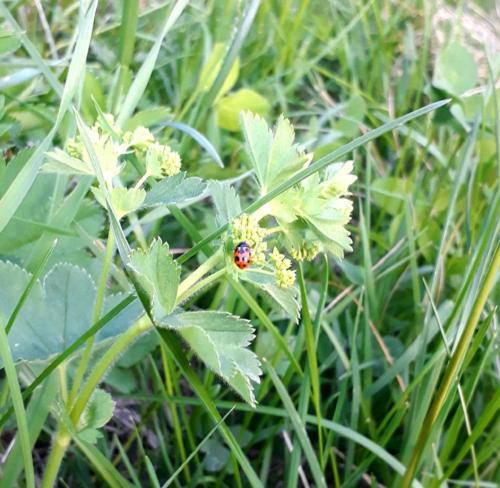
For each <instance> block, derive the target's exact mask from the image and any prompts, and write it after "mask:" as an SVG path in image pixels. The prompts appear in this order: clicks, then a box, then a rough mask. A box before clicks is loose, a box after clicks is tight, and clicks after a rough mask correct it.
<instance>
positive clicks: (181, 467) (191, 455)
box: [162, 406, 235, 488]
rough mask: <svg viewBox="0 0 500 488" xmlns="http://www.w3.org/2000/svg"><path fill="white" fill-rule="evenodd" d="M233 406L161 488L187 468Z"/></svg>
mask: <svg viewBox="0 0 500 488" xmlns="http://www.w3.org/2000/svg"><path fill="white" fill-rule="evenodd" d="M234 408H235V407H234V406H233V407H232V408H231V409H230V410H229V412H227V413H226V415H224V417H222V419H221V420H220V422H218V423H217V424H216V425H215V426H214V427H213V429H212V430H211V431H210V432H209V433H208V434H207V435H206V436H205V437H204V438H203V440H202V441H201V442H200V443H199V444H198V445H197V446H196V449H195V450H194V451H193V452H192V453H191V454H190V455H189V456H188V457H187V458H186V460H185V461H184V462H183V463H182V464H181V465H180V466H179V467H178V468H177V469H176V470H175V472H174V473H173V474H172V476H170V478H169V479H168V480H167V481H165V483H163V485H162V488H168V487H169V486H170V485H171V484H172V483H173V482H174V481H175V479H176V478H177V476H178V475H179V473H180V472H181V471H182V470H183V469H184V466H187V464H188V463H189V462H190V461H191V459H193V458H194V457H195V456H196V454H197V453H198V451H199V450H200V449H201V448H202V447H203V444H205V442H207V441H208V439H210V437H212V436H213V435H214V434H215V431H216V430H217V429H218V427H219V425H220V424H221V423H222V422H224V421H225V420H226V419H227V418H228V417H229V415H230V414H231V413H232V412H233V410H234Z"/></svg>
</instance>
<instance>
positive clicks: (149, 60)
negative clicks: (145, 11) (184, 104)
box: [116, 0, 189, 126]
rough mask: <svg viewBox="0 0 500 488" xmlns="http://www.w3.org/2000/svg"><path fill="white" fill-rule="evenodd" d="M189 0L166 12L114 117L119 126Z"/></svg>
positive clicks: (134, 101) (130, 110) (125, 117)
mask: <svg viewBox="0 0 500 488" xmlns="http://www.w3.org/2000/svg"><path fill="white" fill-rule="evenodd" d="M188 3H189V0H178V1H177V2H176V3H175V4H174V5H173V7H172V10H171V11H170V12H169V13H168V16H167V19H166V21H165V24H164V25H163V28H162V30H161V32H160V34H159V35H158V37H157V38H156V40H155V43H154V44H153V47H152V48H151V50H150V51H149V53H148V55H147V57H146V59H145V60H144V63H143V64H142V66H141V67H140V69H139V71H138V72H137V75H136V76H135V78H134V81H133V83H132V86H131V87H130V89H129V91H128V93H127V96H126V97H125V100H124V102H123V104H122V106H121V108H120V112H119V114H118V117H117V119H116V122H117V124H118V125H119V126H123V124H125V122H126V121H127V119H128V118H129V117H130V116H131V115H132V113H133V112H134V110H135V108H136V107H137V104H138V103H139V101H140V99H141V97H142V95H143V94H144V91H145V90H146V86H147V84H148V82H149V79H150V78H151V74H152V73H153V70H154V68H155V64H156V60H157V58H158V54H159V52H160V48H161V45H162V43H163V40H164V39H165V36H166V35H167V33H168V32H169V30H170V29H171V28H172V26H173V25H174V24H175V22H176V21H177V19H178V18H179V17H180V15H181V14H182V12H183V10H184V9H185V8H186V6H187V5H188Z"/></svg>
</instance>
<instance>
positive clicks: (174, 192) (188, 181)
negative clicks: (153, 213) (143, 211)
mask: <svg viewBox="0 0 500 488" xmlns="http://www.w3.org/2000/svg"><path fill="white" fill-rule="evenodd" d="M205 189H206V184H205V182H204V181H203V180H202V179H201V178H196V177H192V178H191V177H190V178H186V173H179V174H177V175H175V176H170V177H168V178H164V179H163V180H161V181H160V182H158V183H156V184H155V185H153V187H152V188H151V190H149V191H148V192H147V195H146V198H145V199H144V203H143V204H142V208H149V207H157V206H159V205H165V206H168V205H179V204H181V203H185V202H188V201H189V200H192V199H194V198H197V197H199V196H200V195H202V194H203V192H204V191H205Z"/></svg>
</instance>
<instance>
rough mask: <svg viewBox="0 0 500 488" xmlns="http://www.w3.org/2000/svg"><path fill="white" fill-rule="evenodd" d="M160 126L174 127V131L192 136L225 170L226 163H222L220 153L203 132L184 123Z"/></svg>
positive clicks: (165, 123) (166, 123) (167, 123)
mask: <svg viewBox="0 0 500 488" xmlns="http://www.w3.org/2000/svg"><path fill="white" fill-rule="evenodd" d="M160 126H161V127H173V128H174V129H178V130H180V131H182V132H185V133H186V134H187V135H188V136H191V137H192V138H193V139H194V140H195V141H196V142H197V143H198V144H199V145H200V146H201V147H202V148H203V149H205V151H207V153H208V154H209V155H210V156H211V157H212V159H213V160H214V161H215V162H216V163H217V164H218V165H219V166H220V167H221V168H224V163H223V162H222V159H221V157H220V156H219V153H218V152H217V150H216V149H215V147H214V146H213V144H212V143H211V142H210V141H209V140H208V139H207V138H206V137H205V136H204V135H203V134H202V133H201V132H198V131H197V130H196V129H194V128H193V127H191V126H190V125H187V124H183V123H182V122H163V123H162V124H160Z"/></svg>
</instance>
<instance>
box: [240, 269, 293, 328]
mask: <svg viewBox="0 0 500 488" xmlns="http://www.w3.org/2000/svg"><path fill="white" fill-rule="evenodd" d="M240 279H242V280H243V281H247V282H248V283H251V284H252V285H254V286H256V287H257V288H259V289H260V290H262V291H263V292H264V293H265V294H267V295H268V296H269V297H270V298H271V299H272V301H273V302H274V303H276V304H277V305H278V306H279V307H280V308H281V309H282V310H283V311H284V312H285V313H286V314H287V316H289V317H290V318H292V319H293V320H294V321H295V322H297V320H298V319H299V310H300V305H299V302H298V301H297V290H296V289H295V288H294V287H293V286H290V287H287V288H282V287H280V286H278V285H277V284H276V278H275V276H274V274H270V273H266V272H265V271H260V270H254V269H249V270H246V271H245V273H241V274H240Z"/></svg>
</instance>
